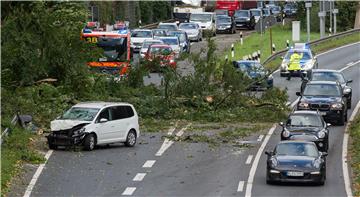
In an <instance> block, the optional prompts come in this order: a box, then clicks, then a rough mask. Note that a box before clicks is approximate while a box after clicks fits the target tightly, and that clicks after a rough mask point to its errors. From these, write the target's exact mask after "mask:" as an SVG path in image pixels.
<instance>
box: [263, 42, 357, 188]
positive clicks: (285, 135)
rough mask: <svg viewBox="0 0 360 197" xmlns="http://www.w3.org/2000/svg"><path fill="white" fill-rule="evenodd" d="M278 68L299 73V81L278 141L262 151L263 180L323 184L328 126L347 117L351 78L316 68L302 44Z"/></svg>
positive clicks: (288, 73) (349, 104) (327, 147)
mask: <svg viewBox="0 0 360 197" xmlns="http://www.w3.org/2000/svg"><path fill="white" fill-rule="evenodd" d="M294 57H295V58H294ZM299 57H300V59H297V58H299ZM294 62H295V63H294ZM292 64H294V65H292ZM289 70H290V72H289ZM280 72H281V76H284V77H285V76H290V77H291V76H298V77H301V78H302V82H301V85H300V91H299V92H296V95H297V96H298V97H299V98H298V101H297V103H296V106H295V109H294V111H293V112H292V113H291V114H290V115H289V116H288V119H287V120H286V122H285V123H284V122H280V126H281V127H282V131H281V134H280V140H281V142H279V143H278V144H277V145H276V147H275V148H274V150H273V151H266V152H265V154H267V155H268V157H267V170H266V182H267V183H268V184H273V183H274V182H314V183H316V184H318V185H324V184H325V180H326V156H327V155H328V151H329V143H330V142H329V135H330V132H329V127H330V126H331V125H332V124H333V125H344V124H345V122H346V121H347V116H348V113H347V112H348V109H350V108H351V97H352V89H351V87H350V86H349V85H348V84H349V83H351V82H352V80H351V79H346V78H345V77H344V75H343V74H342V73H341V72H340V71H337V70H329V69H318V64H317V61H316V59H315V58H314V57H313V55H312V52H311V49H310V47H308V46H306V45H302V46H301V45H297V46H295V47H294V48H292V49H290V50H289V51H288V53H287V55H286V56H285V58H284V60H283V63H282V65H281V69H280ZM288 79H290V78H288Z"/></svg>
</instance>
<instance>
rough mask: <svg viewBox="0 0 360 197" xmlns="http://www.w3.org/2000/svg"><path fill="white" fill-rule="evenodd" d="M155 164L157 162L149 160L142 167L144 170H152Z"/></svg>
mask: <svg viewBox="0 0 360 197" xmlns="http://www.w3.org/2000/svg"><path fill="white" fill-rule="evenodd" d="M155 162H156V160H147V161H146V162H145V163H144V165H143V166H142V167H143V168H151V167H152V166H153V165H154V163H155Z"/></svg>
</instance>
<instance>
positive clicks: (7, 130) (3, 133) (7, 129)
mask: <svg viewBox="0 0 360 197" xmlns="http://www.w3.org/2000/svg"><path fill="white" fill-rule="evenodd" d="M18 120H19V116H18V115H15V116H14V118H13V119H12V120H11V124H12V125H15V124H16V123H17V122H18ZM9 132H10V129H9V128H6V129H5V130H4V132H2V134H1V140H0V144H2V142H3V139H4V137H6V136H8V135H9Z"/></svg>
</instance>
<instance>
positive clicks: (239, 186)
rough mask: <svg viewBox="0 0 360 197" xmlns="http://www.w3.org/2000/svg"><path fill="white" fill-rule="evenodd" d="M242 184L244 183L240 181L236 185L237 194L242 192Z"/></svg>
mask: <svg viewBox="0 0 360 197" xmlns="http://www.w3.org/2000/svg"><path fill="white" fill-rule="evenodd" d="M244 184H245V182H244V181H240V182H239V185H238V188H237V191H238V192H242V191H244Z"/></svg>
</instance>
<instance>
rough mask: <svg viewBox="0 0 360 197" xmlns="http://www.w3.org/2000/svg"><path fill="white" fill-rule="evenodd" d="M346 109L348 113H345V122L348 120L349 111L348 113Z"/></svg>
mask: <svg viewBox="0 0 360 197" xmlns="http://www.w3.org/2000/svg"><path fill="white" fill-rule="evenodd" d="M345 111H346V113H345V117H344V119H345V122H347V121H348V118H347V117H348V113H347V110H346V109H345Z"/></svg>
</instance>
